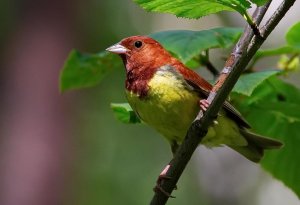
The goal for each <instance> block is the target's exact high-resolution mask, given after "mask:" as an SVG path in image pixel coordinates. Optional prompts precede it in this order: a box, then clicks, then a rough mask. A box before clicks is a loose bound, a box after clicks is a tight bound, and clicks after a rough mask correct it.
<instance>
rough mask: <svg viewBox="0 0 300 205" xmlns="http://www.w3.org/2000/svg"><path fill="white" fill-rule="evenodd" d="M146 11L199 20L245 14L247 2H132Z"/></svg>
mask: <svg viewBox="0 0 300 205" xmlns="http://www.w3.org/2000/svg"><path fill="white" fill-rule="evenodd" d="M133 1H134V2H136V3H137V4H139V5H140V6H141V7H142V8H144V9H145V10H147V11H152V12H161V13H170V14H174V15H176V16H178V17H185V18H195V19H197V18H200V17H203V16H206V15H209V14H213V13H217V12H220V11H233V10H236V11H238V12H239V13H244V12H246V9H248V8H250V6H251V3H250V2H249V1H247V0H211V1H209V0H133Z"/></svg>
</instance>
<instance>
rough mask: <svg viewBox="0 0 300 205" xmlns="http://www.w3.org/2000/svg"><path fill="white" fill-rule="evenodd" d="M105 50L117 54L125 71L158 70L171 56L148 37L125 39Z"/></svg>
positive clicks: (170, 59)
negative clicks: (139, 69) (142, 68)
mask: <svg viewBox="0 0 300 205" xmlns="http://www.w3.org/2000/svg"><path fill="white" fill-rule="evenodd" d="M106 50H107V51H109V52H112V53H116V54H119V55H120V56H121V57H122V59H123V62H124V65H125V67H126V69H127V70H131V69H135V68H141V67H144V68H146V67H147V68H159V67H161V66H163V65H165V64H166V63H168V62H170V61H172V56H171V55H170V54H169V53H168V52H167V51H166V50H165V49H164V48H163V47H162V46H161V45H160V44H159V43H158V42H157V41H156V40H154V39H152V38H150V37H148V36H131V37H128V38H125V39H123V40H121V41H120V42H119V43H117V44H115V45H113V46H111V47H109V48H107V49H106Z"/></svg>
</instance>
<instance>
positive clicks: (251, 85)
mask: <svg viewBox="0 0 300 205" xmlns="http://www.w3.org/2000/svg"><path fill="white" fill-rule="evenodd" d="M276 73H278V71H262V72H255V73H250V74H244V75H242V76H241V77H240V78H239V80H238V82H237V83H236V85H235V86H234V88H233V90H232V91H233V92H236V93H239V94H243V95H247V96H251V94H252V92H253V91H254V89H255V88H256V87H257V86H258V85H259V84H261V83H262V82H263V81H264V80H266V79H268V78H270V77H271V76H273V75H275V74H276Z"/></svg>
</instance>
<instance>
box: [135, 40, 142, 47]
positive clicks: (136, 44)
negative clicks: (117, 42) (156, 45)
mask: <svg viewBox="0 0 300 205" xmlns="http://www.w3.org/2000/svg"><path fill="white" fill-rule="evenodd" d="M142 45H143V43H142V41H136V42H134V46H135V47H137V48H140V47H142Z"/></svg>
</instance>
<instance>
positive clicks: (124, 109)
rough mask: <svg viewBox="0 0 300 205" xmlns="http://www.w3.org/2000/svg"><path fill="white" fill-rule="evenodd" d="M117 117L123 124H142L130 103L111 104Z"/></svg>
mask: <svg viewBox="0 0 300 205" xmlns="http://www.w3.org/2000/svg"><path fill="white" fill-rule="evenodd" d="M110 106H111V108H112V110H113V112H114V115H115V117H116V118H117V119H118V120H120V121H121V122H123V123H128V124H129V123H131V124H135V123H140V122H141V120H140V118H139V117H138V116H137V115H136V113H135V112H134V111H133V110H132V108H131V107H130V105H129V104H128V103H111V104H110Z"/></svg>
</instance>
